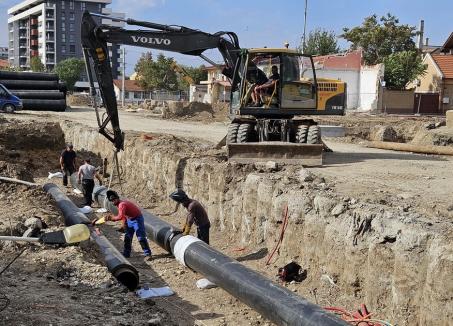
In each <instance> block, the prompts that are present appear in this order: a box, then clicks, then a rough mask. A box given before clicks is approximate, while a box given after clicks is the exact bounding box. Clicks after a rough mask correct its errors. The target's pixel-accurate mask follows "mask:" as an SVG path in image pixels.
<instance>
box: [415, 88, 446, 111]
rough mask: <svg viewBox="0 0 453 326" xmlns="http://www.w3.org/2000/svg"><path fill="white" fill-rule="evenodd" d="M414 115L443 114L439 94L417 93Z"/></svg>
mask: <svg viewBox="0 0 453 326" xmlns="http://www.w3.org/2000/svg"><path fill="white" fill-rule="evenodd" d="M414 114H441V112H440V110H439V93H415V94H414Z"/></svg>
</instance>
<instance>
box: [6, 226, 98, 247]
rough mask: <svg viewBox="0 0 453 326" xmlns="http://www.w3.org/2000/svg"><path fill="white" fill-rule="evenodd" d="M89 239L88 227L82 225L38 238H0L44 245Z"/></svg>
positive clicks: (48, 233)
mask: <svg viewBox="0 0 453 326" xmlns="http://www.w3.org/2000/svg"><path fill="white" fill-rule="evenodd" d="M89 237H90V230H89V229H88V226H86V225H84V224H75V225H71V226H68V227H66V228H64V229H63V230H60V231H54V232H47V233H44V234H42V235H40V236H39V237H38V238H31V237H13V236H0V240H4V241H25V242H40V243H44V244H71V243H77V242H81V241H84V240H88V238H89Z"/></svg>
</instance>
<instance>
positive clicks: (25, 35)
mask: <svg viewBox="0 0 453 326" xmlns="http://www.w3.org/2000/svg"><path fill="white" fill-rule="evenodd" d="M19 38H20V39H26V38H27V34H20V35H19Z"/></svg>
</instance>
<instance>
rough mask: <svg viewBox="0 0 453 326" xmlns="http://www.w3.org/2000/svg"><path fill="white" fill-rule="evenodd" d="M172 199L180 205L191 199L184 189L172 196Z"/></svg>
mask: <svg viewBox="0 0 453 326" xmlns="http://www.w3.org/2000/svg"><path fill="white" fill-rule="evenodd" d="M170 198H171V199H173V200H174V201H176V202H178V203H183V202H185V201H186V200H188V199H189V197H188V196H187V194H186V193H185V192H184V190H182V189H177V190H175V191H174V192H172V193H171V194H170Z"/></svg>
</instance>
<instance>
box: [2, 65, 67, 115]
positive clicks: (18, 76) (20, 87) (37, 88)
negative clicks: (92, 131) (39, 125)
mask: <svg viewBox="0 0 453 326" xmlns="http://www.w3.org/2000/svg"><path fill="white" fill-rule="evenodd" d="M0 84H3V85H4V86H5V87H6V88H8V89H9V90H10V92H11V93H13V94H14V95H16V96H17V97H19V98H20V99H21V100H22V104H23V109H24V110H36V111H64V110H66V85H65V84H64V83H63V82H61V81H60V80H59V79H58V75H57V74H53V73H43V72H21V71H17V72H16V71H0Z"/></svg>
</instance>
